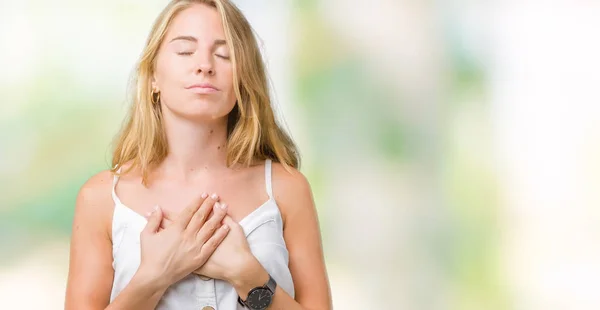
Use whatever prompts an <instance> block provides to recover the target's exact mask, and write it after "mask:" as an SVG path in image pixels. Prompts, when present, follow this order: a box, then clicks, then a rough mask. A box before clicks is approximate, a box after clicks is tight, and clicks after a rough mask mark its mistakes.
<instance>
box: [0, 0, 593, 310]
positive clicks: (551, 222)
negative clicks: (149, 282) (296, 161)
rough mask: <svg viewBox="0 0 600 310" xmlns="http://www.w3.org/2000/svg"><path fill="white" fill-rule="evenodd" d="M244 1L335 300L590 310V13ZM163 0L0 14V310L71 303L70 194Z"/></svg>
mask: <svg viewBox="0 0 600 310" xmlns="http://www.w3.org/2000/svg"><path fill="white" fill-rule="evenodd" d="M234 2H236V3H237V4H238V5H239V7H240V8H241V9H242V11H243V12H244V13H245V14H246V16H247V17H248V19H249V20H250V22H251V24H252V25H253V27H254V28H255V30H256V32H257V34H258V36H259V37H260V39H261V41H260V42H261V46H262V48H263V52H264V56H265V59H266V61H267V64H268V69H269V73H270V76H271V80H272V84H273V92H272V93H273V97H274V99H275V100H274V106H275V109H276V111H277V114H278V116H279V117H280V118H281V119H282V121H284V122H285V124H286V126H287V128H289V130H290V132H291V134H292V136H293V138H294V139H295V140H296V141H297V143H298V144H299V146H300V151H301V153H302V155H303V163H304V164H303V167H302V169H301V170H302V172H303V173H305V174H306V176H307V177H308V179H309V181H310V183H311V185H312V188H313V191H314V194H315V200H316V203H317V207H318V211H319V216H320V221H321V227H322V233H323V240H324V247H325V254H326V261H327V267H328V271H329V276H330V280H331V285H332V289H333V294H334V296H333V297H334V306H335V308H336V309H460V310H463V309H465V310H471V309H486V310H488V309H491V310H493V309H545V310H546V309H598V307H600V294H597V288H598V287H600V283H599V282H600V281H599V280H598V279H600V266H599V264H598V261H599V260H598V259H600V250H598V247H597V244H598V242H597V241H598V238H600V228H598V227H600V226H598V225H597V223H598V220H600V212H599V211H598V208H597V206H598V205H599V202H600V194H598V184H600V178H599V177H598V176H599V175H600V161H599V160H598V158H600V157H599V155H600V143H599V141H600V139H599V138H600V125H599V124H600V100H599V99H600V94H599V92H598V89H599V88H598V85H599V82H600V77H599V72H600V70H599V69H600V61H599V60H598V57H597V55H598V54H599V52H600V42H599V41H600V40H599V39H598V36H597V29H600V22H598V21H597V18H596V17H597V16H598V14H600V4H598V3H597V2H593V1H590V2H584V3H583V2H582V3H570V2H564V3H562V4H561V3H552V4H550V3H542V4H538V3H537V2H534V1H524V2H522V3H521V2H519V3H512V2H503V1H466V0H461V1H408V0H398V1H391V0H373V1H342V0H327V1H326V0H323V1H317V0H310V1H309V0H295V1H292V0H283V1H266V0H255V1H241V0H238V1H234ZM166 3H167V2H166V1H139V0H128V1H122V0H120V1H115V0H113V1H102V2H82V1H72V0H59V1H52V2H47V1H37V0H26V1H5V0H3V1H0V94H1V97H0V155H1V157H0V184H2V186H1V189H0V191H1V195H0V236H1V239H0V254H1V255H0V300H2V303H3V306H2V308H3V309H4V308H6V309H61V308H62V307H63V301H64V289H65V283H66V275H67V268H68V248H69V236H70V230H71V221H72V217H73V210H74V201H75V196H76V194H77V191H78V190H79V187H80V186H81V185H82V184H83V183H84V182H85V180H86V179H87V178H89V177H90V176H91V175H93V174H94V173H96V172H98V171H100V170H103V169H107V168H109V163H110V159H111V158H110V156H111V142H112V139H113V137H114V135H115V134H116V133H117V130H118V128H119V126H120V124H121V121H122V118H123V116H124V113H125V111H126V107H127V102H126V95H127V93H126V91H127V85H128V82H129V78H130V74H131V72H132V70H133V67H134V65H135V62H136V60H137V57H138V55H139V53H140V52H141V49H142V47H143V44H144V41H145V38H146V36H147V33H148V31H149V29H150V26H151V23H152V21H153V20H154V18H155V17H156V16H157V14H158V13H159V12H160V10H161V9H162V7H163V6H164V5H166ZM32 296H34V297H32Z"/></svg>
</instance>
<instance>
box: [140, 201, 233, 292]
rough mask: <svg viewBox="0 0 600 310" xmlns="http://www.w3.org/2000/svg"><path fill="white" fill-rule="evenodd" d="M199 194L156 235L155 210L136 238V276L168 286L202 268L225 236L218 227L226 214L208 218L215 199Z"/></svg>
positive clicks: (157, 218) (221, 212)
mask: <svg viewBox="0 0 600 310" xmlns="http://www.w3.org/2000/svg"><path fill="white" fill-rule="evenodd" d="M207 196H208V195H206V194H203V195H202V196H201V197H199V198H198V199H195V201H194V202H193V203H192V204H191V205H190V206H189V207H187V208H185V209H184V210H183V211H182V212H181V213H180V215H179V216H178V217H177V218H176V219H174V220H173V221H172V223H171V225H169V227H166V228H165V229H162V230H160V231H159V228H160V224H161V222H162V220H163V212H162V210H161V209H160V208H158V207H156V208H155V209H154V211H153V212H152V214H151V215H150V216H149V219H148V223H147V224H146V227H145V228H144V230H143V231H142V233H141V235H140V243H141V262H140V267H139V269H138V273H140V274H143V275H146V276H149V278H150V279H154V280H155V281H158V282H159V283H160V286H165V287H168V286H169V285H171V284H173V283H175V282H177V281H179V280H181V279H183V278H184V277H185V276H187V275H188V274H190V273H191V272H193V271H194V270H196V269H198V268H200V267H202V266H203V265H204V264H205V263H206V261H207V260H208V258H209V257H210V256H211V255H212V254H213V252H214V251H215V249H216V248H217V246H218V245H219V244H220V243H221V242H222V241H223V239H224V238H225V236H226V235H227V234H228V232H229V227H228V226H227V225H221V221H222V219H223V217H224V216H225V214H226V212H225V210H224V209H221V208H219V210H217V211H216V212H214V214H213V215H212V216H211V217H210V219H209V218H208V216H209V214H210V213H211V210H212V209H213V206H214V205H215V202H216V200H217V199H218V197H217V196H216V195H213V196H211V197H209V198H207Z"/></svg>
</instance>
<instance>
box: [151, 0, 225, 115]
mask: <svg viewBox="0 0 600 310" xmlns="http://www.w3.org/2000/svg"><path fill="white" fill-rule="evenodd" d="M230 56H231V54H230V51H229V48H228V47H227V44H226V43H225V33H224V31H223V25H222V24H221V17H220V15H219V13H218V11H217V10H216V9H215V8H213V7H210V6H207V5H203V4H196V5H193V6H191V7H189V8H187V9H185V10H183V11H181V12H179V14H178V15H177V16H176V17H175V18H174V19H173V21H172V23H171V25H170V26H169V29H168V30H167V33H166V34H165V38H164V40H163V42H162V44H161V46H160V48H159V51H158V55H157V59H156V68H155V73H154V76H153V83H152V86H153V89H154V90H155V91H160V98H161V99H160V100H161V102H162V108H163V113H164V112H166V111H169V112H170V113H172V114H175V115H177V116H179V117H184V118H188V119H196V120H198V119H199V120H211V119H217V118H221V117H224V116H226V115H227V114H229V112H231V110H232V109H233V107H234V105H235V100H236V98H235V93H234V91H233V68H232V64H231V60H230ZM165 109H166V110H165Z"/></svg>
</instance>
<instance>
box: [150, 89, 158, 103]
mask: <svg viewBox="0 0 600 310" xmlns="http://www.w3.org/2000/svg"><path fill="white" fill-rule="evenodd" d="M155 95H156V100H155V99H154V97H155ZM150 101H151V102H152V104H158V103H159V102H160V92H159V91H158V92H154V90H152V92H151V93H150Z"/></svg>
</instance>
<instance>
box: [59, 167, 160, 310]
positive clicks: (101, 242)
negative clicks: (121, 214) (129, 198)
mask: <svg viewBox="0 0 600 310" xmlns="http://www.w3.org/2000/svg"><path fill="white" fill-rule="evenodd" d="M111 191H112V174H111V173H110V171H103V172H100V173H98V174H96V175H95V176H93V177H92V178H90V179H89V180H88V181H87V182H86V183H85V184H84V185H83V186H82V188H81V189H80V191H79V194H78V195H77V200H76V203H75V216H74V219H73V227H72V233H71V254H70V261H69V277H68V281H67V292H66V299H65V309H67V310H70V309H73V310H75V309H76V310H81V309H83V310H88V309H89V310H92V309H105V308H106V307H107V306H108V305H109V302H110V292H111V289H112V281H113V275H114V270H113V268H112V241H111V227H112V226H111V223H112V213H113V204H114V203H113V201H112V197H111ZM151 283H152V282H151V280H150V277H148V276H147V275H138V274H136V276H134V278H133V279H132V281H131V282H130V285H128V286H127V287H126V288H125V289H124V290H123V291H122V292H121V294H119V297H118V298H116V299H115V301H114V303H113V304H111V305H110V307H109V308H108V309H133V308H135V309H154V307H156V304H157V303H158V301H159V300H160V297H161V295H162V293H163V292H164V290H165V289H166V288H162V287H155V286H152V285H151Z"/></svg>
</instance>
